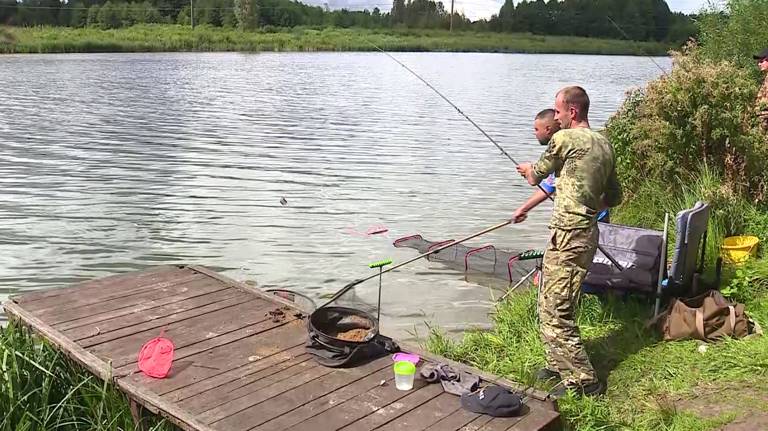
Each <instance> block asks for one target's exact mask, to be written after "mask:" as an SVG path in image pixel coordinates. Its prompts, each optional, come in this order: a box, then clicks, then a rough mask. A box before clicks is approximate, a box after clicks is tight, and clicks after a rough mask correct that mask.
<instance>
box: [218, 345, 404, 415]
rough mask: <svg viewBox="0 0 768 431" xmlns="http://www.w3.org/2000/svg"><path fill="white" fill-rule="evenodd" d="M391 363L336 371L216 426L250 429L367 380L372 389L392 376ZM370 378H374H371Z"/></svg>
mask: <svg viewBox="0 0 768 431" xmlns="http://www.w3.org/2000/svg"><path fill="white" fill-rule="evenodd" d="M391 365H392V359H391V358H389V357H385V358H380V359H377V360H375V361H372V362H369V363H368V364H365V365H361V366H358V367H355V368H350V369H337V370H335V371H334V372H332V373H330V374H328V375H325V376H323V377H321V378H319V379H317V380H313V381H311V382H309V383H307V384H305V385H302V386H301V387H298V388H294V389H292V390H289V391H286V392H284V393H282V394H280V395H278V396H275V397H272V398H270V399H268V400H265V401H264V402H261V403H259V404H258V405H254V406H252V407H250V408H249V409H247V410H244V411H241V412H240V413H238V414H235V415H233V416H230V417H228V418H226V419H224V420H222V421H221V422H218V423H217V426H220V427H222V428H228V427H232V429H235V428H238V426H237V425H236V424H245V425H246V428H245V429H250V428H253V427H254V426H256V425H261V424H262V423H264V422H266V421H268V420H270V419H273V418H275V417H277V416H280V415H282V414H284V413H286V412H291V411H292V410H294V409H296V408H299V407H301V406H303V405H304V404H307V403H309V402H311V401H312V400H315V399H317V398H321V397H323V396H325V395H327V394H328V393H330V392H333V391H335V390H337V389H340V388H343V387H345V386H348V385H350V384H353V383H355V382H358V381H360V380H361V379H366V380H367V381H366V383H365V385H366V386H368V387H369V388H370V387H373V386H375V385H376V382H380V381H381V380H382V378H385V376H387V375H390V374H392V371H391V368H390V367H391ZM372 376H373V377H372Z"/></svg>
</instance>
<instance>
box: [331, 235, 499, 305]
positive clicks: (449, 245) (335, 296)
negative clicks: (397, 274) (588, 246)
mask: <svg viewBox="0 0 768 431" xmlns="http://www.w3.org/2000/svg"><path fill="white" fill-rule="evenodd" d="M511 223H512V220H507V221H505V222H503V223H499V224H497V225H495V226H491V227H489V228H487V229H483V230H481V231H480V232H477V233H473V234H472V235H469V236H467V237H464V238H462V239H460V240H458V241H451V242H449V243H448V244H444V245H442V246H440V247H437V248H435V249H433V250H430V251H428V252H426V253H422V254H420V255H418V256H416V257H414V258H412V259H409V260H406V261H405V262H402V263H399V264H397V265H395V266H393V267H391V268H387V269H385V270H384V271H381V272H377V273H375V274H373V275H371V276H369V277H365V278H361V279H359V280H355V281H353V282H351V283H349V284H347V285H346V286H344V287H342V288H341V290H339V291H338V292H336V293H335V294H334V295H333V296H332V297H331V299H329V300H328V302H326V303H325V304H323V305H321V306H320V308H323V307H325V306H326V305H328V304H330V303H331V302H333V301H335V300H337V299H339V298H340V297H341V296H342V295H344V294H345V293H347V292H348V291H349V290H350V289H352V288H353V287H355V286H357V285H358V284H360V283H362V282H365V281H368V280H370V279H372V278H376V277H379V276H381V274H384V273H386V272H390V271H394V270H396V269H397V268H400V267H401V266H405V265H408V264H409V263H411V262H414V261H417V260H419V259H421V258H422V257H427V256H429V255H430V254H434V253H437V252H439V251H441V250H444V249H446V248H448V247H451V246H454V245H456V244H461V243H462V242H464V241H469V240H470V239H472V238H476V237H478V236H480V235H485V234H486V233H488V232H491V231H494V230H496V229H500V228H503V227H504V226H507V225H509V224H511Z"/></svg>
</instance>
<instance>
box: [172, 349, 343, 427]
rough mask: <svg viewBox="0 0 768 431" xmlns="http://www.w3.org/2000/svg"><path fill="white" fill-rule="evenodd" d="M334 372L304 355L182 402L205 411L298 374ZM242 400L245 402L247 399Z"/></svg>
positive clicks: (194, 409) (188, 406)
mask: <svg viewBox="0 0 768 431" xmlns="http://www.w3.org/2000/svg"><path fill="white" fill-rule="evenodd" d="M330 372H331V370H324V369H323V367H320V366H319V365H318V364H317V363H316V362H315V361H313V360H312V358H311V357H310V356H309V355H301V356H297V357H295V358H293V359H290V360H288V361H286V362H285V363H283V364H280V365H279V366H275V367H269V368H263V369H261V370H259V371H257V372H255V373H251V374H248V375H247V376H244V377H242V378H240V379H237V380H232V381H229V382H227V383H225V384H223V385H220V386H217V387H215V388H213V389H211V390H210V391H206V392H201V393H199V394H197V395H195V396H192V397H189V398H187V399H185V400H183V401H181V402H180V404H181V405H183V406H184V408H186V409H188V410H189V411H193V412H196V413H203V412H207V411H210V410H213V409H215V408H217V407H220V406H222V405H224V404H226V403H227V402H230V401H234V400H239V399H240V398H243V397H246V396H248V395H250V394H252V393H255V392H258V391H259V390H261V389H263V388H266V387H267V386H269V385H272V384H275V383H279V382H282V381H284V380H286V379H291V378H295V377H297V376H299V375H312V376H315V375H325V374H328V373H330ZM238 402H243V400H240V401H238Z"/></svg>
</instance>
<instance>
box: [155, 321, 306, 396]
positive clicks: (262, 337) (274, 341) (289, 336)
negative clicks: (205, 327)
mask: <svg viewBox="0 0 768 431" xmlns="http://www.w3.org/2000/svg"><path fill="white" fill-rule="evenodd" d="M296 329H297V328H296V327H295V326H294V325H285V326H280V327H277V328H275V329H273V330H270V331H267V332H263V333H261V334H256V335H253V336H250V337H247V338H243V339H242V340H239V341H237V342H236V343H233V344H229V345H224V346H220V347H215V348H213V349H210V350H208V351H205V352H203V353H198V354H195V355H191V356H188V357H186V358H185V359H184V360H185V361H191V362H193V363H198V364H202V365H205V366H209V367H215V368H217V370H213V369H208V368H203V369H199V370H195V372H194V373H190V374H187V373H186V371H182V372H179V373H175V374H174V375H173V378H170V379H164V380H162V381H150V382H147V384H149V388H150V389H152V390H153V391H154V392H156V393H158V394H161V395H166V394H169V393H173V392H174V391H176V390H180V391H182V392H183V394H182V393H179V394H174V396H179V397H180V398H179V399H184V398H188V397H190V396H192V395H194V394H195V393H197V392H205V391H206V390H209V389H212V388H213V387H216V386H219V385H221V384H224V383H227V382H229V381H230V380H235V379H238V378H240V377H244V376H246V375H248V374H250V372H256V371H259V370H260V369H261V368H260V367H261V366H262V365H265V364H269V363H271V362H270V361H280V360H288V359H292V358H294V357H296V356H300V355H302V354H304V339H303V337H300V335H302V334H299V333H298V331H297V330H296ZM276 354H279V355H277V356H276V357H273V355H276ZM209 378H210V380H212V381H213V382H207V383H203V382H204V381H206V380H209ZM217 381H218V382H219V383H217V384H214V385H213V386H210V387H207V386H208V385H210V384H212V383H215V382H217Z"/></svg>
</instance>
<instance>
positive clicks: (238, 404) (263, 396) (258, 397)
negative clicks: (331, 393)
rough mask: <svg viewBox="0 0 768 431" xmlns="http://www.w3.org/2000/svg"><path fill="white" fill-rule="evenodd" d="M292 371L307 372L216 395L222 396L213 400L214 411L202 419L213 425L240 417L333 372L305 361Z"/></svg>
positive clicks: (280, 375)
mask: <svg viewBox="0 0 768 431" xmlns="http://www.w3.org/2000/svg"><path fill="white" fill-rule="evenodd" d="M293 368H295V369H296V370H301V369H302V368H305V370H304V371H301V372H299V373H298V374H294V373H295V371H294V370H293V369H292V368H289V369H287V370H285V371H284V372H280V373H277V374H273V375H271V376H269V377H268V378H266V379H262V381H256V382H253V383H251V384H250V385H247V386H243V387H241V388H239V389H237V390H235V391H233V392H232V393H231V394H225V393H221V392H216V395H217V396H218V397H220V398H219V399H218V400H216V397H210V398H208V399H210V400H211V401H210V404H213V403H214V402H215V403H216V404H218V405H217V406H216V407H215V408H213V409H210V410H206V411H204V412H201V414H200V420H202V421H203V422H205V423H207V424H214V423H215V422H217V421H220V420H222V419H224V418H227V417H229V416H232V415H234V414H237V413H239V412H241V411H243V410H247V409H248V408H250V407H251V406H254V405H256V404H258V403H260V402H262V401H265V400H268V399H270V398H272V397H274V396H277V395H279V394H281V393H283V392H285V391H288V390H291V389H293V388H296V387H299V386H302V385H303V384H305V383H308V382H311V381H312V380H315V379H318V378H320V377H323V376H325V375H326V374H329V373H331V372H333V370H332V369H330V368H326V367H321V366H319V365H317V364H316V363H315V362H314V361H307V362H303V363H302V364H299V365H296V366H294V367H293ZM214 425H215V426H214V428H216V429H219V430H226V431H230V430H234V429H235V428H237V429H241V428H242V424H239V425H240V426H239V427H234V428H233V427H232V426H223V425H221V424H214Z"/></svg>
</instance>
